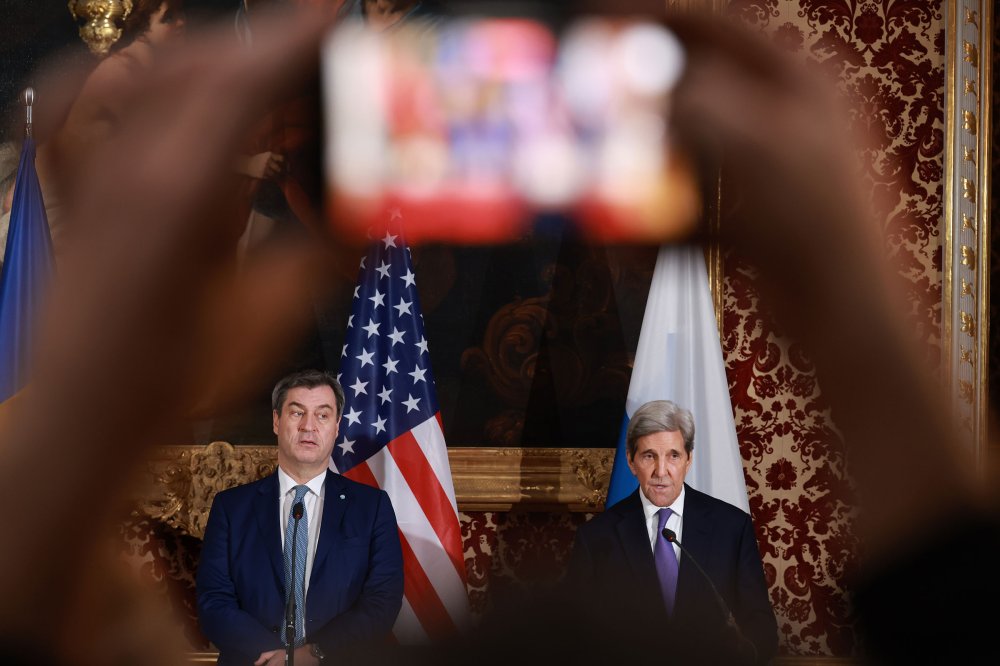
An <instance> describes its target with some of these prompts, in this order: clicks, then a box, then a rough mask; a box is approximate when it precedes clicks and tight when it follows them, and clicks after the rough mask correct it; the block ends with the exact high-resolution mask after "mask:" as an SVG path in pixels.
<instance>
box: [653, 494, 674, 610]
mask: <svg viewBox="0 0 1000 666" xmlns="http://www.w3.org/2000/svg"><path fill="white" fill-rule="evenodd" d="M657 513H658V514H659V519H660V520H659V523H658V524H657V526H656V545H655V546H653V561H654V562H655V563H656V577H657V578H659V579H660V593H661V594H663V603H664V604H665V605H666V607H667V613H668V614H670V615H673V614H674V598H675V597H676V596H677V570H678V567H677V555H676V553H674V546H673V544H671V543H670V542H669V541H667V538H666V537H665V536H663V528H664V527H666V526H667V519H668V518H670V515H671V514H672V513H673V511H672V510H670V509H666V508H664V509H660V510H659V511H658V512H657Z"/></svg>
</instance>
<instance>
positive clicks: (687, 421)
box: [625, 400, 694, 460]
mask: <svg viewBox="0 0 1000 666" xmlns="http://www.w3.org/2000/svg"><path fill="white" fill-rule="evenodd" d="M678 431H679V432H680V433H681V437H683V438H684V450H685V451H687V454H688V455H691V451H693V450H694V416H692V415H691V412H690V411H688V410H686V409H684V408H683V407H681V406H679V405H677V404H675V403H673V402H671V401H669V400H653V401H651V402H647V403H646V404H645V405H643V406H642V407H640V408H639V409H637V410H635V414H633V415H632V419H631V420H630V421H629V422H628V430H627V431H625V446H626V447H627V449H628V459H629V460H632V458H633V457H635V450H636V447H637V446H638V441H639V438H640V437H645V436H646V435H655V434H656V433H658V432H678Z"/></svg>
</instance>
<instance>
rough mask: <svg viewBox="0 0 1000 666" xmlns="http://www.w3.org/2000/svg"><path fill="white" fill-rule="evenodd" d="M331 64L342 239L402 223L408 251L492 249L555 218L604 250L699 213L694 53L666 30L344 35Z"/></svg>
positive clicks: (522, 28) (334, 202) (345, 31)
mask: <svg viewBox="0 0 1000 666" xmlns="http://www.w3.org/2000/svg"><path fill="white" fill-rule="evenodd" d="M323 60H324V75H323V76H324V104H325V115H326V123H327V127H328V145H327V148H326V166H327V173H328V174H329V176H328V178H329V181H330V182H329V183H328V192H329V196H330V204H331V205H330V211H331V215H332V217H333V220H332V222H333V223H334V224H336V225H338V226H340V227H345V226H346V227H350V228H355V229H358V230H363V229H367V228H368V227H369V225H371V224H377V223H379V222H381V221H386V220H388V219H390V218H392V217H400V216H402V217H403V218H405V221H406V233H407V236H408V238H409V239H410V240H411V241H413V240H421V239H433V240H438V239H447V240H452V241H457V242H495V241H500V240H504V239H509V238H514V237H517V236H518V235H520V234H522V233H523V232H524V230H525V228H526V227H528V226H530V225H531V224H532V220H533V219H534V217H535V216H536V215H538V214H539V213H544V212H552V211H556V212H560V213H565V214H566V215H568V216H570V217H571V218H572V219H573V220H574V221H575V223H576V224H578V225H579V226H580V227H581V228H582V229H583V231H584V232H585V233H586V234H587V235H589V236H591V237H595V238H597V239H601V240H650V241H651V240H661V239H663V238H666V237H671V236H675V235H677V230H678V229H685V228H687V226H688V225H689V224H690V223H691V221H692V220H693V218H694V217H695V216H696V214H697V211H698V206H699V199H698V195H697V192H696V188H695V187H694V185H693V179H692V177H691V176H690V174H689V172H688V170H687V169H686V168H685V166H684V164H683V162H682V160H681V159H679V158H678V157H677V156H676V155H675V154H674V152H673V151H672V150H671V145H670V137H669V134H670V130H669V111H670V100H671V93H672V90H673V88H674V86H675V85H676V83H677V81H678V79H679V78H680V76H681V74H682V72H683V66H684V54H683V50H682V48H681V46H680V43H679V42H678V41H677V39H676V38H675V37H674V36H673V35H672V34H671V33H670V32H669V31H668V30H667V29H666V28H664V27H662V26H660V25H657V24H653V23H644V22H638V21H630V22H621V21H617V22H612V21H607V20H599V19H591V20H584V21H580V22H577V23H575V24H573V25H572V26H570V27H569V28H568V29H567V30H566V31H565V32H563V33H562V34H561V35H558V36H557V35H556V34H554V33H553V32H552V31H551V30H550V29H549V28H548V27H546V26H545V25H543V24H542V23H539V22H536V21H532V20H529V19H509V18H504V19H475V20H461V21H451V22H443V23H437V24H435V25H420V24H417V23H414V24H412V25H409V26H404V27H402V28H401V29H398V30H394V31H392V32H390V33H376V32H373V31H371V30H368V29H366V28H365V27H364V26H363V25H361V24H353V23H345V24H342V25H341V26H339V27H338V28H337V29H336V30H335V31H334V33H333V34H332V35H331V37H330V38H329V40H328V42H327V44H326V46H325V52H324V59H323Z"/></svg>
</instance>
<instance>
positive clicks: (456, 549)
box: [330, 212, 469, 643]
mask: <svg viewBox="0 0 1000 666" xmlns="http://www.w3.org/2000/svg"><path fill="white" fill-rule="evenodd" d="M393 217H394V218H396V219H398V218H399V214H398V212H397V213H394V215H393ZM390 228H392V227H391V226H390ZM340 361H341V371H340V374H339V375H338V379H339V380H340V383H341V384H342V385H343V387H344V393H345V397H346V402H345V404H344V414H343V417H342V418H341V423H340V435H339V437H338V438H337V443H336V446H334V449H333V456H332V458H331V462H330V467H331V469H333V470H334V471H337V472H339V473H341V474H343V475H344V476H346V477H348V478H350V479H353V480H355V481H360V482H361V483H366V484H368V485H370V486H375V487H378V488H382V489H383V490H385V491H386V492H387V493H389V497H390V498H391V499H392V505H393V508H394V509H395V511H396V518H397V520H398V522H399V532H400V534H399V536H400V541H401V542H402V544H403V567H404V572H403V575H404V578H403V580H404V599H403V607H402V610H401V611H400V614H399V618H398V619H397V621H396V626H395V627H394V629H393V634H394V636H395V637H396V639H397V640H398V641H399V642H401V643H420V642H424V641H427V640H437V639H440V638H443V637H445V636H447V635H449V634H450V633H452V632H454V631H455V630H456V629H458V628H461V627H463V626H465V625H466V623H467V621H468V618H469V599H468V593H467V591H466V575H465V562H464V559H463V556H462V541H461V530H460V527H459V521H458V508H457V506H456V504H455V489H454V486H453V485H452V479H451V468H450V467H449V465H448V452H447V449H446V447H445V439H444V431H443V430H442V427H441V411H440V408H439V407H438V402H437V394H436V392H435V390H434V377H433V375H432V374H431V365H430V355H429V353H428V351H427V338H426V337H425V335H424V322H423V315H421V313H420V305H419V302H418V299H417V289H416V285H415V277H414V275H413V264H412V262H411V260H410V251H409V249H408V248H407V247H406V246H405V245H404V243H403V241H402V239H401V236H400V234H399V233H395V234H394V233H389V232H386V234H385V236H384V237H383V238H382V239H381V240H379V241H377V242H374V243H372V246H371V249H370V250H369V252H368V254H367V256H365V257H364V258H363V259H362V260H361V267H360V271H359V275H358V284H357V286H356V287H355V288H354V302H353V305H352V307H351V316H350V318H349V319H348V320H347V342H346V344H345V345H344V349H343V352H342V354H341V360H340Z"/></svg>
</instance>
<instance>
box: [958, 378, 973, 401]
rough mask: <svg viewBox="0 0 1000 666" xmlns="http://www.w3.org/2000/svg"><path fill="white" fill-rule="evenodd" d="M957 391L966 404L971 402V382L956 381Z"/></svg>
mask: <svg viewBox="0 0 1000 666" xmlns="http://www.w3.org/2000/svg"><path fill="white" fill-rule="evenodd" d="M958 393H959V397H961V398H962V400H963V401H965V403H966V404H969V405H971V404H972V382H966V381H960V382H959V383H958Z"/></svg>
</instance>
